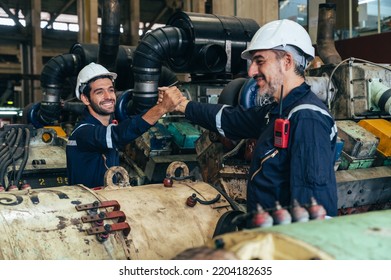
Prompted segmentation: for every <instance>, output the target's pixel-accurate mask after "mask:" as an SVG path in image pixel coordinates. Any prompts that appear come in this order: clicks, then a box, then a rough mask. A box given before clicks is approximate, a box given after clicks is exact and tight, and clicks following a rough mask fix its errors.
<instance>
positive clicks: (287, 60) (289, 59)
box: [284, 52, 295, 71]
mask: <svg viewBox="0 0 391 280" xmlns="http://www.w3.org/2000/svg"><path fill="white" fill-rule="evenodd" d="M284 66H285V70H286V71H287V70H288V69H289V68H290V67H295V61H294V60H293V56H292V54H290V53H289V52H287V53H286V54H285V56H284Z"/></svg>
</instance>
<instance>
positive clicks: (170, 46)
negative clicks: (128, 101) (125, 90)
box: [132, 26, 187, 113]
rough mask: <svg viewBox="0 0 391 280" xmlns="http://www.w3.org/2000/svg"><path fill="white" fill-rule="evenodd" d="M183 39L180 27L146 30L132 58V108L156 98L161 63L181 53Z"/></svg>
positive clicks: (141, 108) (142, 106) (147, 104)
mask: <svg viewBox="0 0 391 280" xmlns="http://www.w3.org/2000/svg"><path fill="white" fill-rule="evenodd" d="M186 48H187V39H186V37H185V34H184V33H183V32H182V30H181V29H179V28H177V27H172V26H166V27H162V28H159V29H155V30H154V31H152V32H150V33H148V34H147V35H146V36H145V37H144V39H143V40H142V41H141V42H140V44H139V45H138V46H137V48H136V50H135V53H134V57H133V75H134V81H135V83H134V90H133V110H132V111H134V113H140V112H142V111H144V110H146V109H149V108H151V107H152V106H154V105H155V104H156V101H157V95H158V92H157V88H158V81H159V77H160V74H161V68H162V65H163V62H164V61H166V60H168V59H169V58H170V57H176V56H180V55H182V54H183V53H185V51H186Z"/></svg>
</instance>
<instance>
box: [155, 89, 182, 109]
mask: <svg viewBox="0 0 391 280" xmlns="http://www.w3.org/2000/svg"><path fill="white" fill-rule="evenodd" d="M158 90H159V94H158V101H157V104H160V105H162V106H163V107H166V106H167V107H170V108H171V106H172V105H174V104H175V107H174V108H172V110H170V111H169V112H173V111H178V112H181V113H184V112H185V110H186V106H187V103H189V100H187V99H186V97H184V96H183V95H182V93H181V91H180V90H179V89H178V88H177V87H175V86H174V87H159V88H158Z"/></svg>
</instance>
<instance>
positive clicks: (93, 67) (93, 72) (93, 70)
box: [75, 62, 117, 99]
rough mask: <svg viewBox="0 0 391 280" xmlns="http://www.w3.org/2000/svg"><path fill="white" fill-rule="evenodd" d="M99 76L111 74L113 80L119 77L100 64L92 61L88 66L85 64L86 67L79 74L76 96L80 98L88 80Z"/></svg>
mask: <svg viewBox="0 0 391 280" xmlns="http://www.w3.org/2000/svg"><path fill="white" fill-rule="evenodd" d="M99 76H109V77H111V78H112V80H113V82H114V80H115V79H116V78H117V74H116V73H113V72H110V71H109V70H107V69H106V68H105V67H103V66H102V65H100V64H96V63H94V62H91V63H90V64H88V65H87V66H84V68H83V69H81V70H80V72H79V75H78V76H77V83H76V89H75V94H76V97H77V98H78V99H80V94H81V93H83V90H84V87H85V86H86V85H87V84H88V82H89V81H91V80H92V79H94V78H97V77H99Z"/></svg>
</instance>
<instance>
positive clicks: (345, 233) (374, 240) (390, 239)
mask: <svg viewBox="0 0 391 280" xmlns="http://www.w3.org/2000/svg"><path fill="white" fill-rule="evenodd" d="M217 244H219V246H220V248H221V246H223V249H225V250H227V251H231V252H233V253H235V254H236V256H237V257H238V258H239V259H247V260H249V259H269V260H270V259H285V260H288V259H290V260H303V259H338V260H385V259H391V253H390V252H391V210H382V211H372V212H367V213H362V214H354V215H347V216H338V217H335V218H331V219H326V220H312V221H309V222H305V223H292V224H288V225H276V226H273V227H269V228H257V229H251V230H243V231H236V232H231V233H225V234H222V235H219V236H216V237H215V238H214V239H213V241H212V242H211V243H210V246H212V247H215V248H216V247H219V246H218V245H217ZM222 244H223V245H222Z"/></svg>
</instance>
